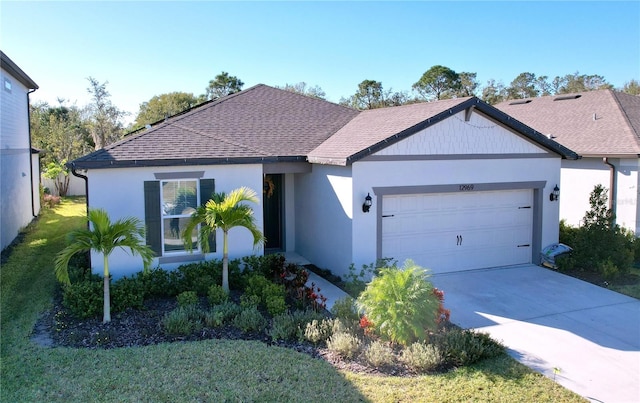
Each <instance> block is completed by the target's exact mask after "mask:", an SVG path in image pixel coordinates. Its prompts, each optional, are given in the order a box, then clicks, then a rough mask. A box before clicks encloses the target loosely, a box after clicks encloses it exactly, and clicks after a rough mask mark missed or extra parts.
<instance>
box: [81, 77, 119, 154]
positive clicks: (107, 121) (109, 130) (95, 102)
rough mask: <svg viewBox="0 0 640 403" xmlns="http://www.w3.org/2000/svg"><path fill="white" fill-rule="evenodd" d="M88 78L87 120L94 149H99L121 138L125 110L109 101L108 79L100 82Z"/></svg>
mask: <svg viewBox="0 0 640 403" xmlns="http://www.w3.org/2000/svg"><path fill="white" fill-rule="evenodd" d="M87 80H89V88H87V91H88V92H89V94H91V103H90V104H89V105H87V108H86V112H87V120H88V122H89V130H90V133H91V137H92V138H93V143H94V145H95V149H96V150H99V149H101V148H104V147H105V146H107V145H109V144H111V143H114V142H116V141H118V140H120V139H121V138H122V135H123V134H124V133H123V123H122V118H123V117H124V116H126V115H127V112H125V111H122V110H120V109H118V108H117V107H116V106H115V105H113V103H111V94H109V91H107V84H108V81H105V82H104V83H102V84H100V83H99V82H98V80H96V79H95V78H93V77H89V78H87Z"/></svg>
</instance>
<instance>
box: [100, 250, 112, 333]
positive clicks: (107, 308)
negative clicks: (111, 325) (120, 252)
mask: <svg viewBox="0 0 640 403" xmlns="http://www.w3.org/2000/svg"><path fill="white" fill-rule="evenodd" d="M103 275H104V279H103V284H104V304H103V308H102V310H103V316H102V323H107V322H111V295H110V292H109V281H110V280H111V279H110V276H109V261H108V260H107V255H106V254H105V255H104V274H103Z"/></svg>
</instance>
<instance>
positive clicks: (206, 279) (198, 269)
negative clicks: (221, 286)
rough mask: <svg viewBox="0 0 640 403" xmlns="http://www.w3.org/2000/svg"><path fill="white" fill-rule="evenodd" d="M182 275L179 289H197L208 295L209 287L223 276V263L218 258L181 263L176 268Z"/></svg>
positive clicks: (197, 291)
mask: <svg viewBox="0 0 640 403" xmlns="http://www.w3.org/2000/svg"><path fill="white" fill-rule="evenodd" d="M176 271H177V273H178V274H179V276H180V280H179V287H178V289H179V291H180V292H183V291H195V292H196V294H198V295H207V292H208V291H209V287H211V286H212V285H213V284H218V282H219V281H218V279H220V278H222V264H221V263H220V261H218V260H210V261H206V262H199V263H191V264H185V265H181V266H179V267H178V268H177V269H176Z"/></svg>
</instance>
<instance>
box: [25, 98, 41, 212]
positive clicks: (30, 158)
mask: <svg viewBox="0 0 640 403" xmlns="http://www.w3.org/2000/svg"><path fill="white" fill-rule="evenodd" d="M35 91H36V89H30V90H29V91H27V122H29V178H31V215H32V216H33V217H36V216H37V214H36V199H35V195H34V194H33V154H32V151H31V150H32V149H33V147H32V146H31V101H29V94H31V93H32V92H35ZM38 162H40V157H38ZM38 184H40V178H38ZM38 187H39V186H38ZM38 197H40V195H39V194H38Z"/></svg>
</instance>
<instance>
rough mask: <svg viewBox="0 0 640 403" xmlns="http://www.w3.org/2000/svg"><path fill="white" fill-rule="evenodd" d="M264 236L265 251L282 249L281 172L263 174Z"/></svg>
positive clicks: (282, 184)
mask: <svg viewBox="0 0 640 403" xmlns="http://www.w3.org/2000/svg"><path fill="white" fill-rule="evenodd" d="M262 196H263V197H262V199H263V201H264V203H263V209H264V210H263V213H264V236H265V237H266V238H267V242H266V244H265V251H266V252H279V251H283V250H284V246H285V245H284V242H283V228H284V218H283V217H284V215H283V200H284V181H283V175H282V174H268V175H265V176H264V185H263V189H262Z"/></svg>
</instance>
